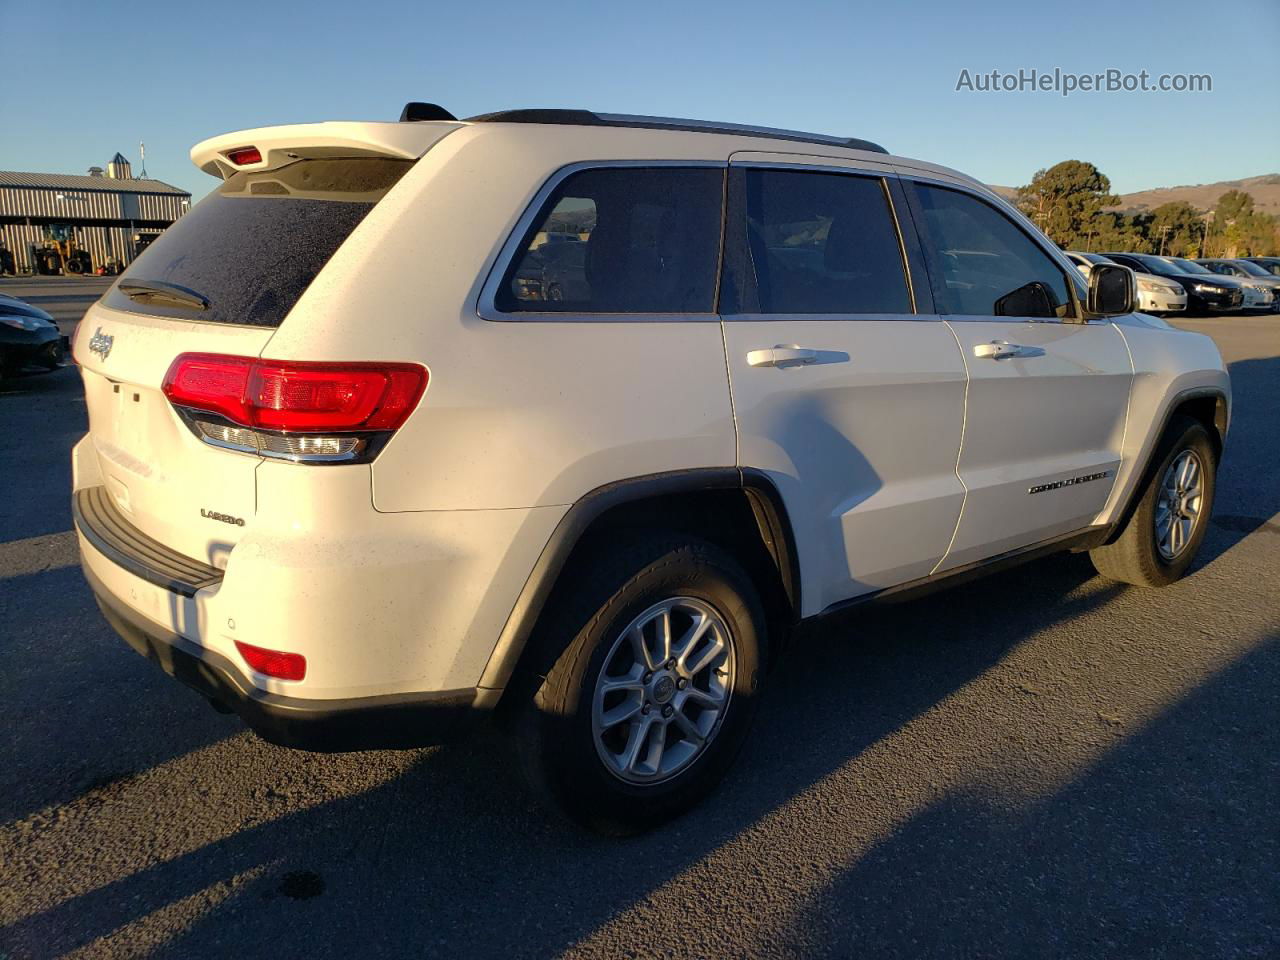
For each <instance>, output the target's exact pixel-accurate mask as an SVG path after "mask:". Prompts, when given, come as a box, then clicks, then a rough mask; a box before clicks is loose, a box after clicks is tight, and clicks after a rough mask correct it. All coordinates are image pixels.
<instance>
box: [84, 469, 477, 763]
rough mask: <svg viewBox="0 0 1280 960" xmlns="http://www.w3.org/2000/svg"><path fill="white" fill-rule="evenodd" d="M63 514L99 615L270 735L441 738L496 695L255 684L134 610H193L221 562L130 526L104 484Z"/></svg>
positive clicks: (404, 743) (310, 739)
mask: <svg viewBox="0 0 1280 960" xmlns="http://www.w3.org/2000/svg"><path fill="white" fill-rule="evenodd" d="M72 516H73V518H74V521H75V526H76V530H77V532H78V533H79V534H80V538H81V540H80V544H81V565H82V567H83V569H84V575H85V579H86V580H88V582H89V586H90V587H91V588H92V590H93V593H94V596H95V598H96V599H97V601H98V606H99V608H101V610H102V613H103V616H105V617H106V619H107V622H108V623H110V624H111V626H112V627H113V628H114V629H115V631H116V632H117V633H118V634H119V635H120V636H121V637H122V638H124V640H125V641H126V642H127V643H128V644H129V645H130V646H131V647H133V648H134V650H136V651H137V652H138V653H140V654H142V655H143V656H145V657H147V658H148V659H150V660H152V661H154V662H155V663H156V664H158V665H159V666H160V668H161V669H162V670H164V672H165V673H167V674H169V675H170V676H171V677H174V678H175V679H177V680H180V681H181V682H182V683H184V684H186V685H187V686H188V687H191V688H192V689H193V690H196V691H197V692H198V693H200V694H202V695H203V696H204V697H206V698H207V699H209V700H210V701H211V702H212V703H213V704H214V705H215V706H216V707H218V708H220V709H222V710H224V711H226V712H231V713H236V714H238V715H239V716H240V717H241V719H243V720H244V721H245V723H247V724H248V725H249V726H250V727H251V728H252V729H253V730H255V731H256V732H257V733H258V734H259V735H260V736H261V737H262V738H263V739H265V740H269V741H271V742H272V743H278V744H280V745H282V746H286V747H297V748H300V749H304V750H315V751H321V752H334V751H345V750H373V749H395V748H411V747H421V746H427V745H430V744H438V743H444V742H446V741H448V740H452V739H455V738H456V737H457V736H459V735H461V734H462V733H464V732H465V731H466V730H467V729H468V728H469V727H470V726H471V725H473V724H474V723H476V722H478V721H480V720H482V719H483V718H484V717H485V716H486V715H487V714H488V713H489V712H490V709H491V708H492V706H493V705H494V704H495V703H496V701H497V699H498V696H499V695H500V691H497V690H489V689H481V688H478V687H467V688H462V689H448V690H431V691H425V692H411V693H387V694H378V695H374V696H360V697H345V698H328V697H296V696H289V695H288V694H283V693H279V692H274V691H270V690H264V689H262V688H261V687H259V686H257V685H256V684H254V683H253V682H252V680H251V679H250V677H249V676H248V675H246V674H245V673H244V672H243V671H242V670H241V669H240V668H239V667H238V666H237V665H236V663H235V662H234V661H233V660H232V659H231V658H230V657H229V656H227V655H226V653H225V652H219V651H218V650H215V649H212V648H211V647H210V646H208V645H205V644H202V643H197V642H195V641H193V640H191V639H188V638H187V637H185V636H183V635H182V634H180V633H178V632H177V631H176V630H175V629H171V628H170V627H168V626H166V625H165V624H164V623H161V622H160V621H159V620H157V619H156V617H154V616H147V615H146V614H145V613H143V612H142V611H140V610H139V609H138V608H137V607H138V603H139V599H140V597H141V596H143V595H144V594H149V596H150V599H151V601H152V602H151V603H150V604H149V605H148V609H153V610H155V609H173V610H178V609H180V608H181V609H186V610H188V611H192V610H195V609H198V608H192V607H190V606H189V605H191V604H194V603H196V602H197V601H196V595H197V594H200V593H201V592H202V591H207V590H209V589H210V588H216V587H218V586H220V585H221V582H222V579H223V572H222V571H221V570H217V569H215V568H213V567H211V566H207V565H206V564H203V563H201V562H199V561H197V560H193V559H191V558H188V557H184V556H182V555H181V554H178V553H176V552H174V551H172V550H170V549H169V548H167V547H165V546H164V545H163V544H161V543H159V542H157V541H155V540H153V539H151V538H150V537H148V536H146V535H145V534H143V533H142V532H141V531H139V530H137V529H136V528H134V527H132V526H131V525H130V524H129V523H128V521H127V519H125V518H124V517H123V516H121V515H120V514H119V512H118V511H117V510H116V509H115V508H114V507H113V505H112V504H111V501H110V498H109V497H108V496H107V494H106V491H105V488H103V487H100V486H98V487H87V488H84V489H81V490H78V491H76V493H75V495H74V496H73V498H72ZM200 619H201V617H200V614H199V613H198V612H188V613H184V614H183V615H182V616H179V617H178V618H177V620H176V621H175V622H178V623H181V622H186V621H192V620H194V621H198V620H200Z"/></svg>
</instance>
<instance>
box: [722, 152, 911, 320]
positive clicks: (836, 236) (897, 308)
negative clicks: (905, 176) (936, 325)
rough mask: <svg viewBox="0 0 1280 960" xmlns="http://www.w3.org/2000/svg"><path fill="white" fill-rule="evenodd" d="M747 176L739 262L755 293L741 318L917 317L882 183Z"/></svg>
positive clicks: (791, 174) (792, 174) (787, 173)
mask: <svg viewBox="0 0 1280 960" xmlns="http://www.w3.org/2000/svg"><path fill="white" fill-rule="evenodd" d="M743 177H744V180H743V187H744V191H745V200H746V211H745V212H746V218H745V228H744V230H743V232H745V234H746V235H745V237H744V236H738V237H736V238H734V239H735V242H736V243H737V244H739V245H742V244H745V250H743V251H741V257H740V258H741V260H742V261H743V263H744V264H745V267H744V271H743V272H744V273H745V274H746V277H747V285H748V286H750V287H753V289H750V290H747V291H745V292H744V294H743V295H742V297H741V299H742V300H743V303H742V304H741V305H739V309H741V311H742V312H748V313H756V312H758V313H786V314H815V313H816V314H859V313H911V312H912V310H911V295H910V293H909V292H908V289H907V278H906V271H905V269H904V267H903V263H902V247H901V245H900V244H899V242H898V232H897V229H896V228H895V226H894V223H893V216H892V213H891V211H890V207H889V201H888V197H887V195H886V193H885V188H884V184H883V182H882V181H881V180H880V179H878V178H874V177H864V176H854V175H850V174H843V173H811V172H802V171H791V170H756V169H747V170H745V171H744V172H743ZM735 221H736V222H738V223H741V222H742V221H741V220H739V219H737V218H730V222H731V223H733V222H735ZM752 281H754V283H752ZM735 312H736V311H735Z"/></svg>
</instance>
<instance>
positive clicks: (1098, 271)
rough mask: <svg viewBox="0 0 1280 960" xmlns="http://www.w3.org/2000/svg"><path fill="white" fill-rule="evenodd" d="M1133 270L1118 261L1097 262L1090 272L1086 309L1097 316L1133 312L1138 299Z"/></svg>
mask: <svg viewBox="0 0 1280 960" xmlns="http://www.w3.org/2000/svg"><path fill="white" fill-rule="evenodd" d="M1137 287H1138V283H1137V280H1135V279H1134V276H1133V271H1132V270H1130V269H1129V268H1128V267H1123V266H1121V265H1120V264H1118V263H1095V264H1094V265H1093V269H1092V270H1091V271H1090V272H1089V299H1088V302H1087V303H1086V304H1085V309H1086V310H1088V311H1089V313H1090V315H1092V316H1095V317H1118V316H1120V315H1121V314H1125V313H1133V309H1134V305H1135V303H1136V301H1137V299H1138V298H1137Z"/></svg>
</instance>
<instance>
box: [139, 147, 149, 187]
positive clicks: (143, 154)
mask: <svg viewBox="0 0 1280 960" xmlns="http://www.w3.org/2000/svg"><path fill="white" fill-rule="evenodd" d="M138 156H139V159H140V160H141V162H142V173H140V174H139V175H138V179H140V180H145V179H147V145H146V144H145V143H142V142H139V143H138Z"/></svg>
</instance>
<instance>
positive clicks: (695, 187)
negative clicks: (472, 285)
mask: <svg viewBox="0 0 1280 960" xmlns="http://www.w3.org/2000/svg"><path fill="white" fill-rule="evenodd" d="M723 179H724V171H723V170H722V169H719V168H715V169H712V168H696V169H685V168H674V167H652V168H637V167H604V168H600V169H596V170H583V171H581V172H579V173H575V174H572V175H570V176H568V177H566V178H565V179H564V181H563V182H561V183H560V184H559V185H558V186H557V187H556V189H555V191H554V192H553V193H552V194H551V196H550V197H548V198H547V201H546V203H545V204H544V205H543V207H542V209H541V210H540V211H538V214H537V216H535V217H534V220H533V223H532V225H531V227H530V228H529V231H528V232H527V233H526V234H525V236H524V238H523V240H522V242H521V248H520V249H521V252H520V253H519V254H517V255H516V256H515V257H514V258H513V260H512V263H511V265H510V266H509V267H508V269H507V273H506V275H505V276H504V278H503V281H502V284H501V285H500V286H499V288H498V292H497V296H496V298H495V299H496V306H497V308H498V309H499V310H502V311H504V312H507V313H520V312H533V311H536V312H543V313H545V312H552V313H557V312H558V313H712V312H714V310H715V290H716V269H717V264H718V261H719V257H720V210H721V197H722V194H723Z"/></svg>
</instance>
